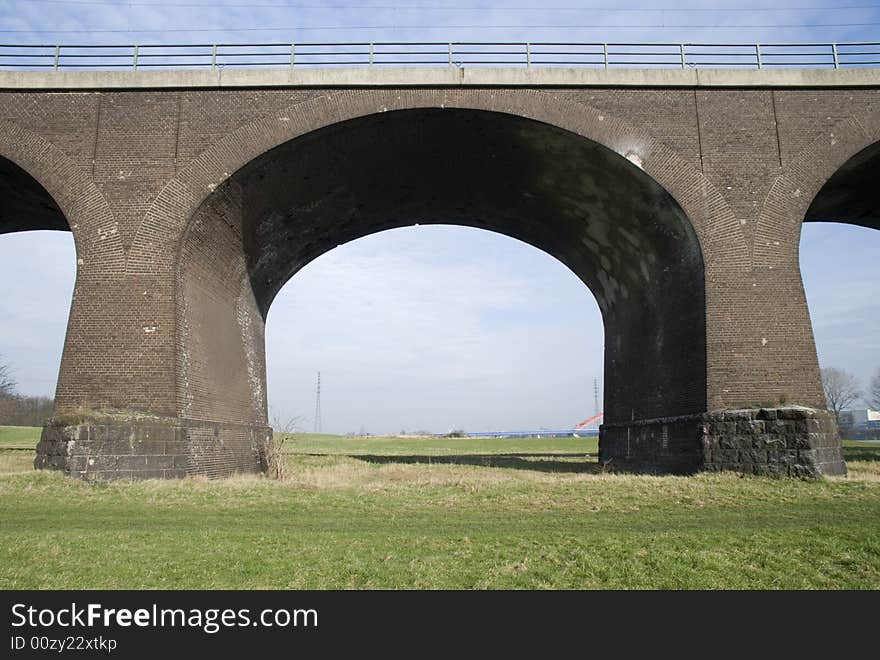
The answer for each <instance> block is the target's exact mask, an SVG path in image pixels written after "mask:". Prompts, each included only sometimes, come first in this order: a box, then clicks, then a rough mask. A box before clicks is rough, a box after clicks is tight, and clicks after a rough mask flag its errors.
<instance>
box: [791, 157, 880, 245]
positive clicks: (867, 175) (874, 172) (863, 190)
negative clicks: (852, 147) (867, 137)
mask: <svg viewBox="0 0 880 660" xmlns="http://www.w3.org/2000/svg"><path fill="white" fill-rule="evenodd" d="M878 172H880V142H877V143H875V144H873V145H871V146H869V147H867V148H865V149H863V150H862V151H860V152H859V153H857V154H856V155H855V156H853V157H852V158H850V159H849V160H848V161H846V162H845V163H844V164H843V165H842V166H841V167H840V169H838V170H837V171H836V172H835V173H834V175H833V176H832V177H831V178H830V179H828V181H826V182H825V185H824V186H822V189H821V190H820V191H819V193H818V194H817V195H816V197H815V198H814V199H813V202H812V203H811V204H810V208H809V209H808V210H807V215H806V217H805V218H804V222H843V223H847V224H852V225H859V226H861V227H868V228H869V229H880V177H878Z"/></svg>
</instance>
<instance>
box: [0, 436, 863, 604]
mask: <svg viewBox="0 0 880 660" xmlns="http://www.w3.org/2000/svg"><path fill="white" fill-rule="evenodd" d="M38 435H39V431H38V430H33V431H30V432H29V434H28V433H26V432H24V431H21V430H11V429H9V428H2V427H0V447H3V446H5V447H9V446H16V444H18V445H24V446H27V443H31V444H30V446H33V444H35V442H36V439H37V438H38ZM846 444H847V448H846V450H845V451H846V456H847V463H848V467H849V471H850V474H849V476H848V477H847V478H845V479H844V478H833V479H823V480H817V481H800V480H789V479H769V478H756V477H740V476H737V475H734V474H722V475H712V474H701V475H697V476H695V477H643V476H630V475H613V474H602V473H601V471H600V470H599V469H598V465H597V463H596V459H595V457H594V454H595V451H596V445H595V439H563V440H558V439H552V440H551V439H540V440H539V439H527V440H515V441H503V440H495V439H491V440H482V439H479V440H471V439H447V438H441V439H419V438H335V437H328V436H301V437H296V438H293V439H291V440H290V441H288V442H286V443H285V451H286V452H287V454H286V457H285V458H286V467H287V479H286V480H285V481H283V482H278V481H273V480H269V479H265V478H261V477H236V478H232V479H226V480H218V481H206V480H200V479H186V480H179V481H147V482H136V483H126V482H114V483H104V484H88V483H83V482H80V481H75V480H72V479H67V478H64V477H63V476H61V475H59V474H56V473H49V472H35V471H34V470H33V469H32V468H31V462H32V460H33V454H32V452H31V451H26V450H9V449H6V450H0V588H6V589H42V588H68V589H83V588H111V589H117V588H118V589H121V588H208V589H219V588H232V589H270V588H293V589H300V588H318V589H324V588H330V589H337V588H343V589H345V588H357V589H359V588H380V589H383V588H465V589H472V588H477V589H480V588H490V589H495V588H539V589H540V588H575V589H582V588H625V589H629V588H649V589H650V588H708V589H716V588H744V589H756V588H757V589H777V588H793V589H799V588H828V589H838V588H851V589H878V588H880V444H870V443H846Z"/></svg>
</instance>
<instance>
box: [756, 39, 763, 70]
mask: <svg viewBox="0 0 880 660" xmlns="http://www.w3.org/2000/svg"><path fill="white" fill-rule="evenodd" d="M755 60H756V61H757V62H758V68H759V69H761V68H763V66H764V65H763V63H762V62H761V44H755Z"/></svg>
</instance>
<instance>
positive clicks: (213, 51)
mask: <svg viewBox="0 0 880 660" xmlns="http://www.w3.org/2000/svg"><path fill="white" fill-rule="evenodd" d="M216 68H217V44H214V45H213V46H211V71H214V70H215V69H216Z"/></svg>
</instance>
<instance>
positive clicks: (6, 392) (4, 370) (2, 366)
mask: <svg viewBox="0 0 880 660" xmlns="http://www.w3.org/2000/svg"><path fill="white" fill-rule="evenodd" d="M13 396H15V380H13V378H12V374H11V373H10V369H9V365H8V364H6V363H5V362H4V361H3V356H2V355H0V398H4V399H7V398H11V397H13Z"/></svg>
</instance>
